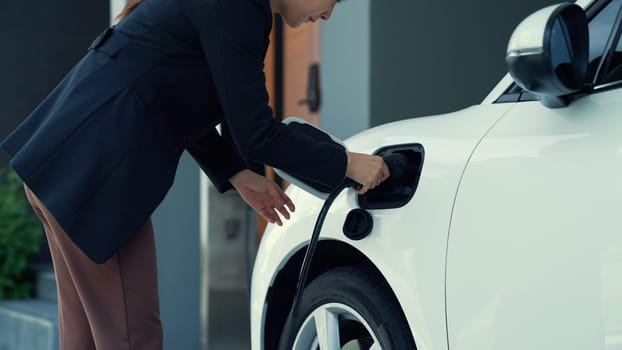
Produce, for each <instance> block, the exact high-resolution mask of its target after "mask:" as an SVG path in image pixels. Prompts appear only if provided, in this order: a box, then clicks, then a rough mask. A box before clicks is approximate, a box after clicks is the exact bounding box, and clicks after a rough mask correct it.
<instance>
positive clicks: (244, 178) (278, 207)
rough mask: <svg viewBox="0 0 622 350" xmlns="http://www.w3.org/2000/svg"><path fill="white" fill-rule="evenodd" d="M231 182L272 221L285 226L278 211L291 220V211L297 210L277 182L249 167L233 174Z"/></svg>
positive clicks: (254, 207) (251, 204)
mask: <svg viewBox="0 0 622 350" xmlns="http://www.w3.org/2000/svg"><path fill="white" fill-rule="evenodd" d="M229 182H231V184H232V185H233V187H235V189H236V190H238V193H239V194H240V195H241V196H242V198H243V199H244V201H246V203H248V205H250V206H251V208H253V209H254V210H255V211H256V212H258V213H259V214H260V215H261V216H263V217H264V218H265V219H266V220H268V222H270V223H276V224H277V225H279V226H283V222H282V221H281V218H280V217H279V214H278V213H281V215H283V217H285V218H286V219H288V220H289V218H290V215H289V211H291V212H294V211H295V210H296V208H295V207H294V203H293V202H292V200H291V199H290V198H289V197H288V196H287V195H286V194H285V192H283V190H282V189H281V188H280V187H279V186H278V185H277V184H275V183H274V182H272V181H270V180H268V179H267V178H265V177H264V176H261V175H259V174H257V173H254V172H252V171H250V170H248V169H246V170H242V171H240V172H239V173H237V174H235V175H233V176H232V177H231V178H230V179H229ZM286 206H287V208H286ZM287 209H289V211H288V210H287ZM277 211H278V213H277Z"/></svg>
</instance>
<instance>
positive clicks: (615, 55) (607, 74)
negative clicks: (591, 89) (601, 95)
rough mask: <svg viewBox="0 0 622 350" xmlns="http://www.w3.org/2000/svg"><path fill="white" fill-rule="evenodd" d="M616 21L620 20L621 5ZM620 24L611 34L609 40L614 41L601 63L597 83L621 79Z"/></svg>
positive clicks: (621, 14) (621, 27) (621, 13)
mask: <svg viewBox="0 0 622 350" xmlns="http://www.w3.org/2000/svg"><path fill="white" fill-rule="evenodd" d="M617 22H618V23H620V22H622V6H621V7H620V9H619V11H618V20H617ZM621 31H622V26H621V25H620V24H618V26H617V28H616V32H615V33H613V34H612V36H611V39H610V40H611V41H612V43H615V45H612V46H613V49H612V50H611V51H610V52H609V53H608V55H607V57H606V58H605V60H604V61H603V63H602V68H601V72H600V74H599V75H600V76H599V77H598V84H599V85H602V84H612V83H616V82H621V81H622V40H621Z"/></svg>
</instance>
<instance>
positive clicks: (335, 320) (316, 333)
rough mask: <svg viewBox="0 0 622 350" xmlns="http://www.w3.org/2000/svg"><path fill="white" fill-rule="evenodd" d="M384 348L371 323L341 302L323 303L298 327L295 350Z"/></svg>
mask: <svg viewBox="0 0 622 350" xmlns="http://www.w3.org/2000/svg"><path fill="white" fill-rule="evenodd" d="M318 349H319V350H341V349H343V350H382V347H381V346H380V343H379V342H378V338H377V337H376V334H375V333H374V331H373V329H372V328H371V326H370V325H369V323H368V322H367V321H366V320H365V319H364V318H363V316H361V315H360V314H359V313H358V312H356V310H354V309H353V308H351V307H349V306H348V305H345V304H341V303H329V304H324V305H321V306H319V307H317V308H316V309H314V310H313V312H311V314H309V316H308V317H307V318H306V319H305V321H304V322H303V324H302V326H301V327H300V328H299V329H298V332H297V334H296V339H295V340H294V346H293V350H318Z"/></svg>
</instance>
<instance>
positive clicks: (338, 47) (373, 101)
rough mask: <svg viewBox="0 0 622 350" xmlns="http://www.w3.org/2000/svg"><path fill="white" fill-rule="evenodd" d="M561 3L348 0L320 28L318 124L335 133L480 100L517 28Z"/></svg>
mask: <svg viewBox="0 0 622 350" xmlns="http://www.w3.org/2000/svg"><path fill="white" fill-rule="evenodd" d="M556 2H558V1H552V0H523V1H495V0H472V1H462V2H460V1H447V0H445V1H434V2H431V1H413V0H392V1H391V2H390V3H388V2H386V1H369V0H356V1H345V2H343V3H340V4H338V5H337V7H336V9H335V12H334V13H333V17H332V18H331V20H330V21H329V22H327V23H325V24H323V27H322V87H323V96H322V97H323V99H324V100H323V101H324V102H323V103H324V104H323V107H322V125H323V127H324V128H326V129H327V130H328V131H330V132H332V133H334V134H335V135H337V136H339V137H347V136H350V135H352V134H354V133H356V132H358V131H360V130H363V129H366V128H368V127H370V126H375V125H379V124H383V123H387V122H391V121H396V120H401V119H406V118H411V117H416V116H425V115H433V114H439V113H445V112H450V111H454V110H457V109H460V108H463V107H466V106H469V105H473V104H477V103H479V102H480V101H481V100H482V99H483V98H484V97H485V96H486V95H487V94H488V92H489V91H490V90H491V89H492V88H493V87H494V86H495V84H496V83H497V81H498V80H499V79H501V77H503V75H504V74H505V72H506V66H505V49H506V46H507V42H508V40H509V38H510V35H511V33H512V31H513V30H514V28H515V27H516V25H518V23H519V22H520V21H521V20H522V19H523V18H525V17H526V16H527V15H528V14H530V13H531V12H533V11H535V10H537V9H540V8H542V7H545V6H547V5H549V4H553V3H556Z"/></svg>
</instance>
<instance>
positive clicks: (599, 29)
mask: <svg viewBox="0 0 622 350" xmlns="http://www.w3.org/2000/svg"><path fill="white" fill-rule="evenodd" d="M621 6H622V0H612V1H610V2H609V3H608V4H607V6H605V7H604V8H603V9H602V10H601V11H600V12H598V13H597V14H596V16H595V17H594V18H592V20H591V21H590V25H589V33H590V55H589V61H588V62H589V64H588V76H587V78H588V79H587V81H588V82H594V78H595V74H596V73H597V70H598V67H599V65H600V63H601V58H602V56H603V53H604V52H605V50H606V46H607V42H608V41H609V37H610V34H611V30H612V28H613V26H614V23H615V22H616V18H617V17H618V14H619V12H620V8H621Z"/></svg>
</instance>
